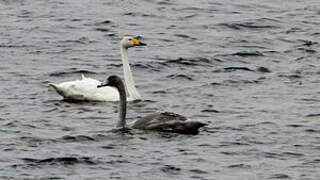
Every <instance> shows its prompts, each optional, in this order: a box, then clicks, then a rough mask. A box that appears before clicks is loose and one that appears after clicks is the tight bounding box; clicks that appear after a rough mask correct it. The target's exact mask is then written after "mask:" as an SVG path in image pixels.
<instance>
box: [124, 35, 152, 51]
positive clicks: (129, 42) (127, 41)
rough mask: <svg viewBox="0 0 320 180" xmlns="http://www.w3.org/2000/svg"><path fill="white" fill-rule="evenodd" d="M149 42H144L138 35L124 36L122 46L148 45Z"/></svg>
mask: <svg viewBox="0 0 320 180" xmlns="http://www.w3.org/2000/svg"><path fill="white" fill-rule="evenodd" d="M146 45H147V44H145V43H143V42H142V41H141V37H140V36H137V37H129V36H126V37H123V38H122V40H121V46H122V47H123V48H126V49H128V48H131V47H135V46H146Z"/></svg>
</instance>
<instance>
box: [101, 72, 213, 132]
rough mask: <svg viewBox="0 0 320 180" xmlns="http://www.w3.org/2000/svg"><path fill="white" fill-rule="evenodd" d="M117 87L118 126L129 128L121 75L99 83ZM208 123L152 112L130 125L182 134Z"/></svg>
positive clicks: (195, 130) (197, 130)
mask: <svg viewBox="0 0 320 180" xmlns="http://www.w3.org/2000/svg"><path fill="white" fill-rule="evenodd" d="M106 86H109V87H115V88H116V89H117V91H119V94H120V103H119V121H118V123H117V128H119V129H120V130H121V129H122V130H126V129H128V127H127V124H126V113H127V98H126V91H125V86H124V84H123V82H122V80H121V78H120V77H118V76H115V75H112V76H109V77H108V79H107V81H106V83H102V84H101V85H98V86H97V88H102V87H106ZM205 125H207V124H205V123H203V122H200V121H192V120H189V119H187V118H186V117H184V116H182V115H179V114H176V113H172V112H163V113H152V114H149V115H147V116H145V117H143V118H141V119H139V120H136V121H134V122H133V123H132V124H131V125H130V126H131V127H132V128H135V129H142V130H153V131H164V132H174V133H180V134H198V132H199V128H200V127H203V126H205Z"/></svg>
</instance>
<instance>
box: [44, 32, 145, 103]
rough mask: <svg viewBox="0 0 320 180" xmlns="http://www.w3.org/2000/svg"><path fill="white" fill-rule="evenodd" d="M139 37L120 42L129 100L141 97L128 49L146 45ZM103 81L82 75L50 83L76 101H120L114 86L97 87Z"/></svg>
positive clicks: (66, 96) (60, 93) (63, 94)
mask: <svg viewBox="0 0 320 180" xmlns="http://www.w3.org/2000/svg"><path fill="white" fill-rule="evenodd" d="M145 45H146V44H144V43H142V42H141V41H140V40H139V39H137V38H132V37H124V38H123V39H122V40H121V43H120V50H121V59H122V64H123V73H124V77H125V85H126V88H127V91H128V95H129V96H128V99H127V100H128V101H134V100H138V99H141V96H140V94H139V92H138V90H137V89H136V88H135V85H134V81H133V77H132V73H131V69H130V65H129V61H128V49H129V48H130V47H135V46H145ZM100 84H101V82H100V81H98V80H95V79H92V78H88V77H85V76H84V75H82V78H81V80H75V81H68V82H63V83H59V84H55V83H49V85H50V86H51V87H53V89H54V90H55V91H56V92H57V93H58V94H59V95H61V96H62V97H63V98H64V99H66V100H76V101H119V92H118V91H117V89H116V88H114V87H108V86H106V87H103V88H97V86H98V85H100Z"/></svg>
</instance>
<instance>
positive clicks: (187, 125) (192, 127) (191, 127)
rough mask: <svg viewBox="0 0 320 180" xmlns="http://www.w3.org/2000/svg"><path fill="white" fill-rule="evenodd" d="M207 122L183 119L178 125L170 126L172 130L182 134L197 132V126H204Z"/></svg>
mask: <svg viewBox="0 0 320 180" xmlns="http://www.w3.org/2000/svg"><path fill="white" fill-rule="evenodd" d="M206 125H208V124H206V123H203V122H200V121H191V120H187V121H183V122H181V124H180V126H179V125H178V126H174V127H172V129H173V131H175V132H178V133H182V134H198V133H199V128H201V127H203V126H206Z"/></svg>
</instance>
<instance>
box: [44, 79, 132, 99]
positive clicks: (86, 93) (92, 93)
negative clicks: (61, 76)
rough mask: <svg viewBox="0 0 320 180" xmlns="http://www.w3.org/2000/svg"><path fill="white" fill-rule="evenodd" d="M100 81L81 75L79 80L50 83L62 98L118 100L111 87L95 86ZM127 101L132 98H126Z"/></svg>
mask: <svg viewBox="0 0 320 180" xmlns="http://www.w3.org/2000/svg"><path fill="white" fill-rule="evenodd" d="M100 84H101V82H100V81H98V80H95V79H92V78H88V77H85V76H84V75H82V79H81V80H75V81H68V82H63V83H60V84H53V83H50V84H49V85H50V86H51V87H53V88H54V89H55V90H56V91H57V93H58V94H60V95H61V96H62V97H64V99H68V100H78V101H119V93H118V91H117V90H116V89H115V88H113V87H107V86H106V87H104V88H97V86H98V85H100ZM128 100H129V101H131V100H132V99H130V98H128Z"/></svg>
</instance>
